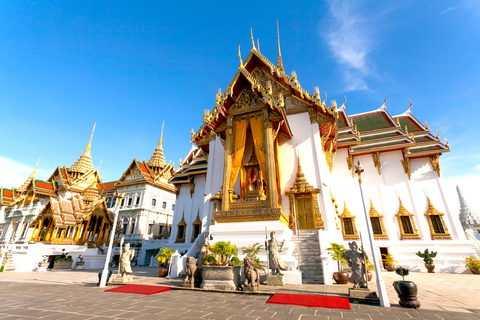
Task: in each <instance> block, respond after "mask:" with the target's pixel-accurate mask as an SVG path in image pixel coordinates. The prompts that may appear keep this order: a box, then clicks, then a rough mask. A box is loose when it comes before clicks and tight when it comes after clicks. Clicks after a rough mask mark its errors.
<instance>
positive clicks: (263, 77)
mask: <svg viewBox="0 0 480 320" xmlns="http://www.w3.org/2000/svg"><path fill="white" fill-rule="evenodd" d="M252 76H253V77H254V78H255V79H256V80H257V81H258V82H260V83H261V84H262V86H263V87H264V88H266V87H267V85H268V82H269V81H270V83H271V85H272V91H273V94H277V93H280V92H285V91H288V89H287V88H285V87H283V86H281V85H280V84H279V83H278V82H277V81H275V79H273V78H272V77H271V76H269V75H268V74H266V73H265V72H263V71H261V70H260V69H255V70H253V72H252Z"/></svg>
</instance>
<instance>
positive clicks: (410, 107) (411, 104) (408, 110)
mask: <svg viewBox="0 0 480 320" xmlns="http://www.w3.org/2000/svg"><path fill="white" fill-rule="evenodd" d="M408 100H410V98H408ZM412 106H413V103H412V100H410V106H409V107H408V109H407V112H410V113H412V111H410V109H412Z"/></svg>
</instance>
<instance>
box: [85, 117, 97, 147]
mask: <svg viewBox="0 0 480 320" xmlns="http://www.w3.org/2000/svg"><path fill="white" fill-rule="evenodd" d="M96 126H97V123H96V122H95V123H94V124H93V130H92V134H91V135H90V140H89V141H88V145H87V148H86V149H85V152H84V153H87V152H88V153H90V148H91V146H92V138H93V133H94V132H95V127H96Z"/></svg>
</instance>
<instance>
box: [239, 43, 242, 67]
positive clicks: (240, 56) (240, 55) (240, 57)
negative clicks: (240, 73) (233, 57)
mask: <svg viewBox="0 0 480 320" xmlns="http://www.w3.org/2000/svg"><path fill="white" fill-rule="evenodd" d="M238 58H239V59H240V67H239V68H243V61H242V54H241V53H240V46H238Z"/></svg>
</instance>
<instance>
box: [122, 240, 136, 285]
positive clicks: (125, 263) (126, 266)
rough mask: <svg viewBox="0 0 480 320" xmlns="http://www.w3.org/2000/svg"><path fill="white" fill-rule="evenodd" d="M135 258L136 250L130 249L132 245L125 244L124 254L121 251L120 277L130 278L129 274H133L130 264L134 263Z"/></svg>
mask: <svg viewBox="0 0 480 320" xmlns="http://www.w3.org/2000/svg"><path fill="white" fill-rule="evenodd" d="M134 256H135V250H133V249H130V243H127V244H125V246H124V250H123V252H122V250H121V249H120V264H119V268H118V275H119V276H122V277H125V276H127V277H128V276H129V274H130V273H132V267H131V266H130V262H131V261H132V259H133V257H134Z"/></svg>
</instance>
